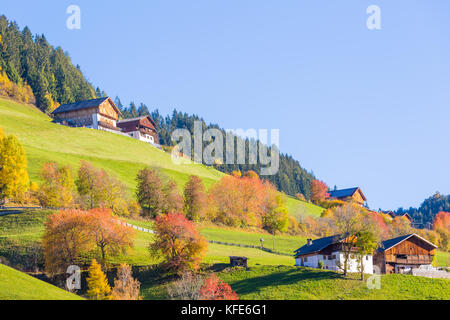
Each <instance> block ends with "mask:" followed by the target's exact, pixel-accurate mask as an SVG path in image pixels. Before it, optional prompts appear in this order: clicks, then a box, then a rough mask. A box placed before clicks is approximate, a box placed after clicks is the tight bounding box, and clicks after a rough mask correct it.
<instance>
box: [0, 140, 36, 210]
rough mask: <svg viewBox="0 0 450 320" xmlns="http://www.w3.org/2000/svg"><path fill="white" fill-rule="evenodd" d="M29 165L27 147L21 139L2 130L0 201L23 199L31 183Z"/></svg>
mask: <svg viewBox="0 0 450 320" xmlns="http://www.w3.org/2000/svg"><path fill="white" fill-rule="evenodd" d="M27 166H28V162H27V158H26V155H25V149H24V148H23V147H22V145H21V144H20V142H19V140H18V139H17V138H16V137H15V136H8V137H6V136H5V135H4V134H3V131H0V203H2V202H4V201H6V200H7V199H15V200H17V201H19V202H20V201H21V200H22V199H23V197H24V195H25V193H26V192H27V190H28V188H29V185H30V180H29V178H28V171H27Z"/></svg>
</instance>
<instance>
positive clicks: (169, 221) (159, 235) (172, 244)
mask: <svg viewBox="0 0 450 320" xmlns="http://www.w3.org/2000/svg"><path fill="white" fill-rule="evenodd" d="M154 231H155V234H156V236H155V241H154V242H153V243H152V244H151V245H150V248H149V249H150V253H151V254H154V255H156V256H158V257H161V258H162V259H163V260H164V262H163V265H164V267H166V268H167V269H168V270H169V271H173V272H176V273H180V274H181V273H183V272H186V271H188V270H197V269H198V268H199V267H200V263H201V261H202V259H203V257H204V256H205V254H206V251H207V248H208V244H207V242H206V240H205V238H204V237H203V236H202V235H201V234H200V233H199V232H198V231H197V229H196V228H195V225H194V223H193V222H192V221H189V220H188V219H186V217H185V216H184V215H182V214H172V213H169V214H167V215H163V216H161V217H158V218H156V221H155V226H154Z"/></svg>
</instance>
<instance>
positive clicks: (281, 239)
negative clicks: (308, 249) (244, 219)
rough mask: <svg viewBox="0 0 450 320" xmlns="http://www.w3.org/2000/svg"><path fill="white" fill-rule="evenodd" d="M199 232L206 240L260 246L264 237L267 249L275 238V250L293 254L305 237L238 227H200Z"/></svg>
mask: <svg viewBox="0 0 450 320" xmlns="http://www.w3.org/2000/svg"><path fill="white" fill-rule="evenodd" d="M201 233H202V234H203V235H204V236H205V237H206V239H208V240H214V241H220V242H227V243H232V244H245V245H252V246H260V245H261V241H260V240H261V239H264V247H266V248H269V249H273V242H274V238H275V251H277V252H281V253H285V254H290V255H293V254H294V251H295V250H297V249H298V248H300V247H301V246H303V245H304V244H305V243H306V239H305V238H303V237H300V236H288V235H277V236H275V237H273V236H272V235H270V234H268V233H260V232H246V231H242V230H239V229H227V228H218V227H206V228H201Z"/></svg>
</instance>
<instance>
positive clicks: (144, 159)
mask: <svg viewBox="0 0 450 320" xmlns="http://www.w3.org/2000/svg"><path fill="white" fill-rule="evenodd" d="M0 127H2V128H3V129H4V131H5V133H6V134H14V135H15V136H17V137H18V138H19V140H20V142H21V143H22V144H23V146H24V147H25V150H26V152H27V157H28V161H29V172H30V176H31V179H32V180H33V181H39V175H38V173H39V170H40V169H41V168H42V165H43V164H44V163H45V162H48V161H54V162H58V163H61V164H68V165H71V166H72V167H73V168H75V169H77V168H78V167H79V165H80V160H87V161H89V162H91V163H92V164H94V165H95V166H98V167H101V168H104V169H105V170H106V171H108V172H109V173H111V174H113V175H114V176H116V177H117V178H118V179H120V180H121V181H122V182H124V183H125V184H126V185H127V186H128V187H129V188H130V190H134V187H135V177H136V174H137V172H138V171H139V169H141V168H143V167H145V166H152V167H159V168H161V169H162V170H163V171H164V172H165V173H166V174H167V175H168V176H170V177H171V178H172V179H174V180H175V181H176V182H177V184H178V185H179V186H180V187H181V186H183V185H184V183H185V181H187V178H188V176H189V175H198V176H199V177H201V178H202V179H203V181H204V182H205V184H206V185H207V186H209V185H211V184H212V183H214V182H215V181H217V180H219V179H220V178H221V177H222V176H223V175H224V174H223V173H221V172H219V171H217V170H215V169H213V168H210V167H206V166H203V165H198V164H181V165H177V164H174V163H173V162H172V159H171V156H170V155H169V154H167V153H165V152H163V151H161V150H159V149H156V148H154V147H152V146H150V145H148V144H146V143H144V142H140V141H137V140H134V139H132V138H128V137H125V136H120V135H116V134H113V133H108V132H103V131H98V130H91V129H85V128H68V127H64V126H60V125H56V124H54V123H52V122H51V119H50V118H49V117H48V116H46V115H45V114H43V113H42V112H40V111H39V110H37V109H35V108H33V107H31V106H28V105H22V104H19V103H15V102H12V101H10V100H6V99H3V98H0Z"/></svg>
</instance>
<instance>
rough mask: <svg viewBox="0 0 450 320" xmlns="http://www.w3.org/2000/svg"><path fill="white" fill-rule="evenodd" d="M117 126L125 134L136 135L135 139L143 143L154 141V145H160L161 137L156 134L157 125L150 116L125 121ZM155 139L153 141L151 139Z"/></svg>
mask: <svg viewBox="0 0 450 320" xmlns="http://www.w3.org/2000/svg"><path fill="white" fill-rule="evenodd" d="M117 126H118V127H119V128H121V129H122V132H124V133H134V135H133V137H134V138H136V139H139V140H143V141H149V140H153V143H156V144H158V143H159V136H158V133H157V132H156V124H155V122H154V121H153V119H152V118H151V117H150V116H145V117H140V118H135V119H125V120H122V121H119V122H118V123H117ZM149 136H150V137H153V139H149Z"/></svg>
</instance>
